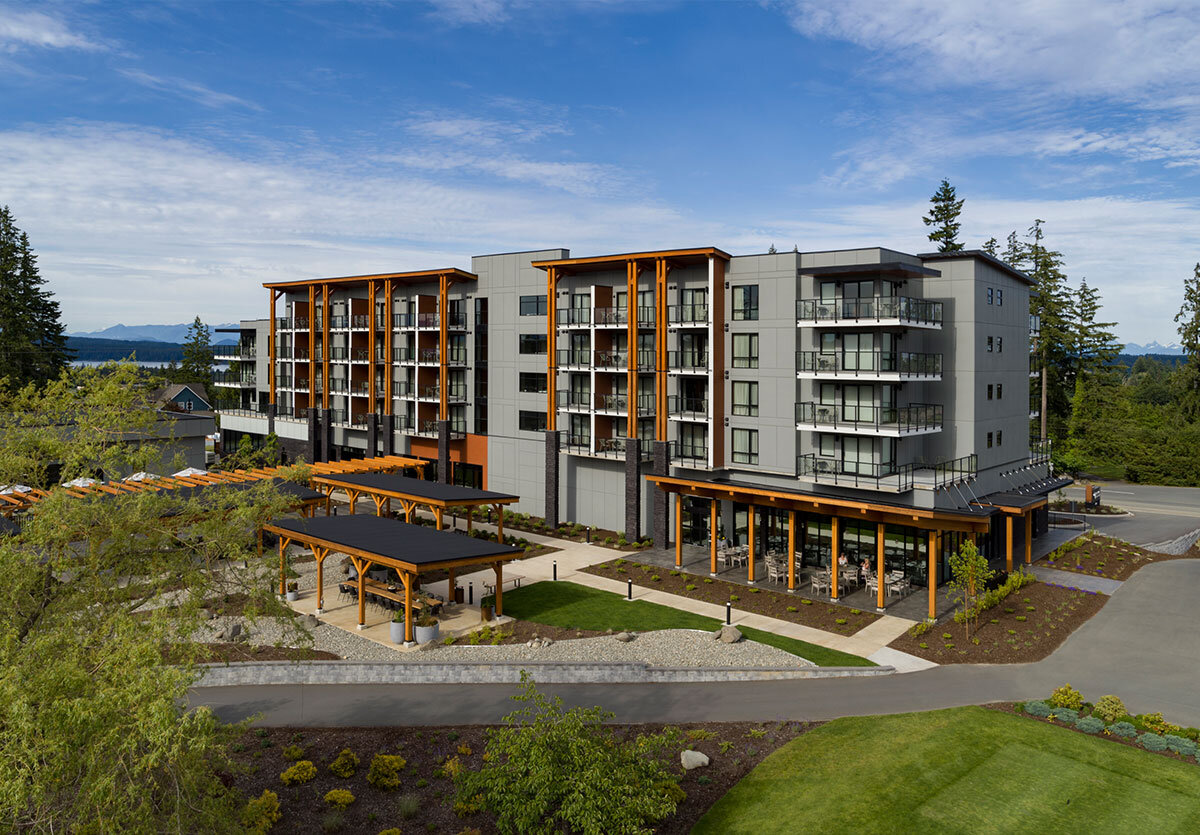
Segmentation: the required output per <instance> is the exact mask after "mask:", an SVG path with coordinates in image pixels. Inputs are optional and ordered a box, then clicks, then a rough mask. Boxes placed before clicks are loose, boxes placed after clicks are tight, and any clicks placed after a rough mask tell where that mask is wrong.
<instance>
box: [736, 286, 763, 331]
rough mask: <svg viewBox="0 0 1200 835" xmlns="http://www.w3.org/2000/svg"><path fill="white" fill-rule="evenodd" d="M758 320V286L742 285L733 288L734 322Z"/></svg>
mask: <svg viewBox="0 0 1200 835" xmlns="http://www.w3.org/2000/svg"><path fill="white" fill-rule="evenodd" d="M757 318H758V285H757V284H742V285H739V286H737V287H734V288H733V319H734V321H735V322H736V321H743V320H744V321H751V320H754V319H757Z"/></svg>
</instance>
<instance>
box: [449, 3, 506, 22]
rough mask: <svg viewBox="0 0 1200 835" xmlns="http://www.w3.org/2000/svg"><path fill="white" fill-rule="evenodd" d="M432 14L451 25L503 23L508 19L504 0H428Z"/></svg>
mask: <svg viewBox="0 0 1200 835" xmlns="http://www.w3.org/2000/svg"><path fill="white" fill-rule="evenodd" d="M430 4H431V5H432V6H433V16H434V17H435V18H437V19H438V20H441V21H443V22H445V23H449V24H451V25H453V26H468V25H473V24H481V23H483V24H494V23H503V22H504V21H505V20H508V4H507V3H505V2H504V0H430Z"/></svg>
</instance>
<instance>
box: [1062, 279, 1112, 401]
mask: <svg viewBox="0 0 1200 835" xmlns="http://www.w3.org/2000/svg"><path fill="white" fill-rule="evenodd" d="M1074 301H1075V307H1074V310H1073V311H1072V314H1071V315H1072V325H1073V326H1074V330H1075V333H1074V341H1075V375H1076V379H1078V378H1079V377H1081V376H1083V377H1086V376H1089V375H1093V374H1111V372H1112V370H1113V365H1114V364H1115V362H1116V360H1117V357H1118V356H1120V354H1121V351H1122V349H1123V348H1124V347H1125V346H1124V345H1122V344H1121V343H1120V342H1117V336H1116V334H1115V333H1113V331H1112V330H1111V329H1112V328H1115V327H1116V326H1117V323H1116V322H1097V321H1096V314H1097V313H1099V312H1100V291H1099V290H1097V289H1096V288H1095V287H1092V286H1090V285H1089V284H1088V283H1087V279H1086V278H1085V279H1081V280H1080V282H1079V289H1078V290H1076V291H1075V294H1074Z"/></svg>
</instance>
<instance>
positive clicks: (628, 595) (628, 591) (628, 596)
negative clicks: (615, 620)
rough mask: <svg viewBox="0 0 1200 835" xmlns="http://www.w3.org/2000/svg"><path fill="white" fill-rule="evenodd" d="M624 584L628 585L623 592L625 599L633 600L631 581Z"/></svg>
mask: <svg viewBox="0 0 1200 835" xmlns="http://www.w3.org/2000/svg"><path fill="white" fill-rule="evenodd" d="M625 582H626V583H628V586H627V588H626V590H625V599H626V600H633V580H626V581H625Z"/></svg>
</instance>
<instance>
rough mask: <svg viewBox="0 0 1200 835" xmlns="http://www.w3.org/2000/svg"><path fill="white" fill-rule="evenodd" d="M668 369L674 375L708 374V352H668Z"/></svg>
mask: <svg viewBox="0 0 1200 835" xmlns="http://www.w3.org/2000/svg"><path fill="white" fill-rule="evenodd" d="M667 369H668V370H669V371H670V372H671V373H672V374H707V373H708V351H667Z"/></svg>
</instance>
